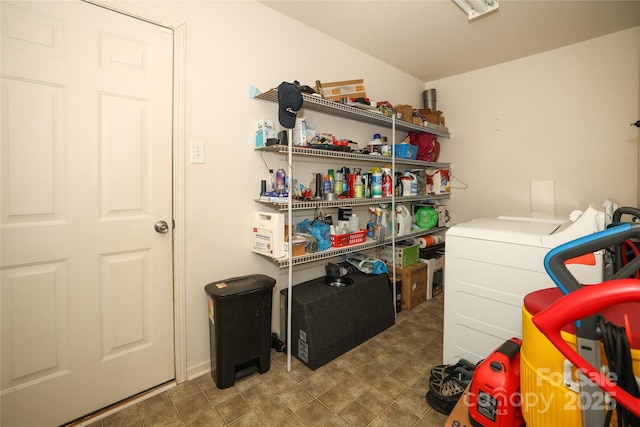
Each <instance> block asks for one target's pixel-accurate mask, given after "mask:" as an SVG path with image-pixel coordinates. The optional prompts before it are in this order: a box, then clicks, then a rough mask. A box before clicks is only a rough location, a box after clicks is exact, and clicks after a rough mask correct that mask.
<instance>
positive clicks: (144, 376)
mask: <svg viewBox="0 0 640 427" xmlns="http://www.w3.org/2000/svg"><path fill="white" fill-rule="evenodd" d="M1 8H2V9H1V14H0V17H1V19H2V21H1V23H0V29H1V31H2V59H1V61H2V63H1V76H0V77H1V88H2V97H1V100H2V104H1V106H0V107H1V108H0V115H1V119H2V121H1V141H2V145H1V147H2V151H1V154H0V156H1V157H0V160H1V163H0V173H1V196H2V200H1V205H0V211H1V212H0V214H1V217H0V220H1V233H2V236H1V247H0V249H1V270H0V271H1V295H0V298H1V343H2V354H1V376H2V408H1V412H2V425H3V426H7V427H9V426H11V427H14V426H51V425H59V424H61V423H64V422H67V421H70V420H72V419H75V418H77V417H80V416H82V415H85V414H87V413H89V412H92V411H94V410H97V409H100V408H102V407H105V406H107V405H109V404H111V403H114V402H116V401H118V400H121V399H123V398H126V397H129V396H131V395H133V394H135V393H138V392H141V391H144V390H146V389H149V388H151V387H154V386H156V385H158V384H161V383H164V382H166V381H169V380H171V379H173V378H174V372H175V366H174V348H173V342H174V340H173V270H172V230H171V223H172V219H171V218H172V177H171V163H172V158H171V153H172V137H171V135H172V69H173V66H172V61H173V59H172V56H173V55H172V52H173V34H172V32H171V31H170V30H167V29H165V28H162V27H159V26H156V25H153V24H150V23H147V22H143V21H140V20H137V19H134V18H131V17H127V16H124V15H121V14H118V13H115V12H113V11H109V10H107V9H104V8H101V7H97V6H95V5H91V4H88V3H84V2H80V1H45V2H31V1H24V2H6V1H3V2H2V3H1ZM158 221H165V222H166V223H167V224H168V225H169V226H168V231H167V232H166V233H164V234H163V233H160V232H158V231H156V229H155V224H156V223H157V222H158Z"/></svg>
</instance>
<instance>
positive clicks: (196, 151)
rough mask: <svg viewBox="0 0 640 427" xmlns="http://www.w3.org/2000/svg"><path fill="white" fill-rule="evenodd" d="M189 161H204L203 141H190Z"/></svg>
mask: <svg viewBox="0 0 640 427" xmlns="http://www.w3.org/2000/svg"><path fill="white" fill-rule="evenodd" d="M191 163H204V142H199V141H192V142H191Z"/></svg>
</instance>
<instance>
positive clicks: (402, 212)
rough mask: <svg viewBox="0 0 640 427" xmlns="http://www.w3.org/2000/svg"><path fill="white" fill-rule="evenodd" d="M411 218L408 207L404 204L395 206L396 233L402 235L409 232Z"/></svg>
mask: <svg viewBox="0 0 640 427" xmlns="http://www.w3.org/2000/svg"><path fill="white" fill-rule="evenodd" d="M412 222H413V218H412V217H411V213H410V212H409V209H407V207H406V206H404V205H397V206H396V234H397V235H398V236H402V235H404V234H408V233H411V223H412Z"/></svg>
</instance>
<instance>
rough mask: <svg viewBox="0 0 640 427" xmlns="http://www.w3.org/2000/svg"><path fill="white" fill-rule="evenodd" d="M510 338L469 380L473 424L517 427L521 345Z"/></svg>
mask: <svg viewBox="0 0 640 427" xmlns="http://www.w3.org/2000/svg"><path fill="white" fill-rule="evenodd" d="M521 345H522V340H520V339H518V338H511V339H509V340H507V341H505V342H504V343H503V344H502V345H501V346H500V347H498V348H497V349H495V350H494V352H493V353H491V355H489V357H487V358H486V359H485V360H484V361H482V362H481V363H480V364H479V365H478V366H477V367H476V370H475V372H474V374H473V379H472V380H471V393H470V394H469V419H470V421H471V425H473V426H474V427H519V426H522V425H524V420H523V418H522V411H521V409H520V395H519V392H520V346H521Z"/></svg>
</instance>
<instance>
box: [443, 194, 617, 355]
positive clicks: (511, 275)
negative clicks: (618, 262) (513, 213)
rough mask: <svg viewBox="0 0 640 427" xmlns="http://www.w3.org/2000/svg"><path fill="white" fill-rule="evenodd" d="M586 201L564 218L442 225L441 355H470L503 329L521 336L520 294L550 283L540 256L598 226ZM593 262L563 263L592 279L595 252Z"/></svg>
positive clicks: (597, 275) (599, 269)
mask: <svg viewBox="0 0 640 427" xmlns="http://www.w3.org/2000/svg"><path fill="white" fill-rule="evenodd" d="M604 221H605V216H604V213H603V212H601V211H598V210H596V209H594V208H592V207H590V208H588V209H587V210H586V211H585V212H580V211H577V212H574V213H573V214H572V215H571V219H537V218H522V217H498V218H484V219H476V220H472V221H470V222H467V223H464V224H460V225H456V226H454V227H451V228H450V229H449V230H448V231H447V233H446V239H445V241H446V256H445V269H444V271H445V285H444V295H445V297H444V333H443V363H447V364H453V363H455V362H457V361H458V360H459V359H460V358H464V359H467V360H469V361H472V362H474V363H475V362H478V361H479V360H481V359H484V358H485V357H487V356H488V355H489V354H490V353H491V352H492V351H493V350H495V349H496V348H497V347H498V346H500V344H502V343H503V342H504V341H505V340H508V339H509V338H511V337H518V338H521V337H522V304H523V300H524V297H525V295H527V294H529V293H530V292H533V291H535V290H538V289H544V288H550V287H554V286H555V284H554V283H553V281H552V280H551V278H550V277H549V276H548V275H547V273H546V271H545V269H544V265H543V262H544V257H545V256H546V254H547V253H548V252H549V250H551V249H553V248H554V247H556V246H559V245H560V244H562V243H565V242H568V241H571V240H574V239H577V238H579V237H582V236H586V235H589V234H592V233H595V232H597V231H600V230H603V229H604ZM594 255H595V265H576V264H574V265H570V266H569V267H568V268H569V270H570V271H571V273H572V274H573V275H574V276H575V277H576V279H578V281H579V282H580V283H583V284H591V283H600V282H602V278H603V252H602V251H600V252H598V253H595V254H594Z"/></svg>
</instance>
